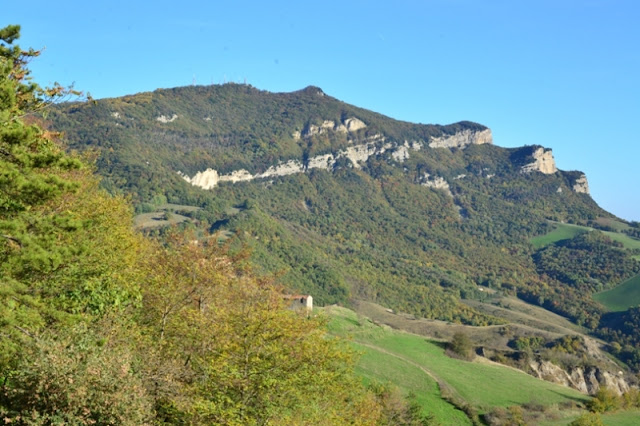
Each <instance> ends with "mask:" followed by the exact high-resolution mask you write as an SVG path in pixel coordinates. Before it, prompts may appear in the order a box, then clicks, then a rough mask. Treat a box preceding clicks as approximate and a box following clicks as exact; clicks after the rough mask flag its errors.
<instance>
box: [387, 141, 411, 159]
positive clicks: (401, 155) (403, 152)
mask: <svg viewBox="0 0 640 426" xmlns="http://www.w3.org/2000/svg"><path fill="white" fill-rule="evenodd" d="M408 145H409V144H408V143H407V142H405V143H404V145H400V146H399V147H398V148H396V150H395V151H393V153H392V154H391V157H392V158H393V159H394V160H396V161H397V162H399V163H404V161H405V160H406V159H407V158H409V146H408Z"/></svg>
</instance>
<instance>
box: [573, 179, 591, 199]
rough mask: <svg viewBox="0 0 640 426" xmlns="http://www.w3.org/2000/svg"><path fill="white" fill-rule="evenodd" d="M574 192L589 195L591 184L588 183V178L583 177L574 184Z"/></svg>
mask: <svg viewBox="0 0 640 426" xmlns="http://www.w3.org/2000/svg"><path fill="white" fill-rule="evenodd" d="M573 190H574V191H575V192H578V193H580V194H587V195H589V194H590V192H589V182H588V181H587V176H586V175H582V176H580V177H579V178H578V179H576V181H575V182H574V183H573Z"/></svg>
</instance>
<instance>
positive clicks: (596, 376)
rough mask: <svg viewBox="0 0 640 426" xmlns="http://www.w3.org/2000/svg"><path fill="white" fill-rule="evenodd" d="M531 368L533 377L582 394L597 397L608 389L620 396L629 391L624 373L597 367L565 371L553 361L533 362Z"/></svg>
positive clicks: (530, 363) (530, 362)
mask: <svg viewBox="0 0 640 426" xmlns="http://www.w3.org/2000/svg"><path fill="white" fill-rule="evenodd" d="M529 368H530V369H531V372H532V375H534V376H536V377H538V378H539V379H542V380H546V381H548V382H553V383H557V384H559V385H563V386H567V387H571V388H573V389H576V390H578V391H580V392H583V393H586V394H589V395H595V394H596V393H597V392H598V390H599V389H600V388H601V387H607V388H608V389H611V390H613V391H614V392H615V393H617V394H618V395H622V394H623V393H625V392H627V391H628V390H629V384H628V383H627V381H626V380H625V378H624V376H623V374H622V372H621V371H620V372H618V373H617V374H613V373H610V372H608V371H604V370H601V369H599V368H597V367H574V368H572V369H570V370H569V371H565V370H564V369H562V368H561V367H559V366H557V365H556V364H554V363H552V362H551V361H541V360H531V361H529Z"/></svg>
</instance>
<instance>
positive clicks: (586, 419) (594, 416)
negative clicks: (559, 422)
mask: <svg viewBox="0 0 640 426" xmlns="http://www.w3.org/2000/svg"><path fill="white" fill-rule="evenodd" d="M602 425H604V423H602V419H600V414H598V413H584V414H583V415H581V416H580V417H578V418H577V419H575V420H574V421H572V422H571V423H569V426H602Z"/></svg>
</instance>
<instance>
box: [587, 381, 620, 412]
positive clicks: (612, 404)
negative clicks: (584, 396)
mask: <svg viewBox="0 0 640 426" xmlns="http://www.w3.org/2000/svg"><path fill="white" fill-rule="evenodd" d="M621 405H622V400H621V398H620V397H619V396H618V395H617V394H616V393H615V392H614V391H612V390H611V389H609V388H606V387H601V388H600V390H598V393H596V395H595V396H594V398H593V399H592V400H591V401H589V402H588V403H587V408H588V409H589V410H591V411H593V412H594V413H604V412H607V411H615V410H617V409H618V408H620V406H621Z"/></svg>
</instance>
